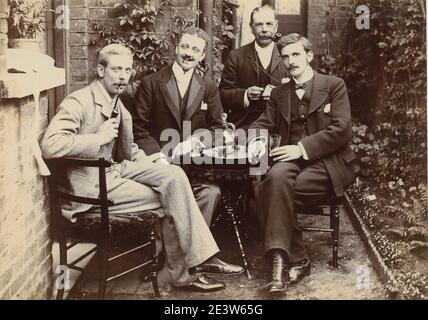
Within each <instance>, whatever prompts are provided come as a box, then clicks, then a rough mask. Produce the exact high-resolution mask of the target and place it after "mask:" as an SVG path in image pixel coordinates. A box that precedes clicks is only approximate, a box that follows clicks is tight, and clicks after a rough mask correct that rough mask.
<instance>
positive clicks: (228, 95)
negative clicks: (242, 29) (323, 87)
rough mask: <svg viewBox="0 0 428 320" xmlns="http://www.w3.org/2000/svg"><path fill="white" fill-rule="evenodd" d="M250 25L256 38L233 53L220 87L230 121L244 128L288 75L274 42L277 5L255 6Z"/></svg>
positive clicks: (255, 117) (227, 63)
mask: <svg viewBox="0 0 428 320" xmlns="http://www.w3.org/2000/svg"><path fill="white" fill-rule="evenodd" d="M250 26H251V32H252V33H253V35H254V37H255V40H254V41H253V42H251V43H249V44H247V45H245V46H243V47H241V48H239V49H235V50H233V51H231V52H230V53H229V56H228V59H227V61H226V63H225V66H224V70H223V74H222V79H221V82H220V87H219V89H220V96H221V101H222V103H223V107H224V109H225V111H226V112H227V113H228V114H229V117H228V121H231V122H233V123H234V124H235V125H236V127H237V128H244V129H247V128H248V126H249V125H250V124H251V123H252V122H253V121H254V120H256V119H257V118H258V117H259V116H260V114H261V113H262V112H263V111H264V109H265V108H266V101H268V100H269V97H270V92H271V90H272V88H274V87H276V86H278V85H280V84H281V81H282V79H284V78H285V77H287V76H288V75H287V71H286V69H285V67H284V64H283V63H282V62H281V58H280V55H279V52H278V49H277V48H276V46H275V43H274V42H273V37H274V36H275V34H276V31H277V28H278V21H277V19H276V17H275V11H274V10H273V8H272V7H270V6H267V5H265V6H261V7H257V8H256V9H254V10H253V12H252V13H251V19H250Z"/></svg>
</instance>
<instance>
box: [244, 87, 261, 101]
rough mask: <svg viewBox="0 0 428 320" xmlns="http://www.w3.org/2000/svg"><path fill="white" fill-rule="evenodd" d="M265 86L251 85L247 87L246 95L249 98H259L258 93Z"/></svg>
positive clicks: (259, 93)
mask: <svg viewBox="0 0 428 320" xmlns="http://www.w3.org/2000/svg"><path fill="white" fill-rule="evenodd" d="M264 90H265V88H262V87H258V86H252V87H249V88H248V89H247V96H248V99H249V100H259V98H260V95H261V94H262V93H263V91H264Z"/></svg>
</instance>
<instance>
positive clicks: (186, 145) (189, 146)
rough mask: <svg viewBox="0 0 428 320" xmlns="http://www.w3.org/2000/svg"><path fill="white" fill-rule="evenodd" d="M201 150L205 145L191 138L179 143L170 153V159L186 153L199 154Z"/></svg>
mask: <svg viewBox="0 0 428 320" xmlns="http://www.w3.org/2000/svg"><path fill="white" fill-rule="evenodd" d="M201 149H205V145H204V144H203V143H202V142H201V141H200V140H199V139H197V138H195V137H191V138H189V139H187V140H186V141H183V142H180V143H179V144H178V145H177V146H176V147H175V149H174V151H173V153H172V158H173V159H174V158H176V157H181V156H182V155H185V154H187V153H191V152H197V153H200V151H201Z"/></svg>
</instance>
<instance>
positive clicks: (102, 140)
mask: <svg viewBox="0 0 428 320" xmlns="http://www.w3.org/2000/svg"><path fill="white" fill-rule="evenodd" d="M132 62H133V59H132V53H131V51H130V50H129V49H127V48H125V47H124V46H122V45H119V44H111V45H108V46H106V47H104V48H103V49H102V50H101V51H100V55H99V59H98V66H97V72H98V80H95V81H93V82H92V83H91V84H90V85H88V86H86V87H84V88H82V89H80V90H78V91H75V92H73V93H72V94H70V95H69V96H67V97H66V98H65V99H64V101H63V102H62V103H61V104H60V106H59V107H58V110H57V113H56V115H55V116H54V117H53V119H52V121H51V122H50V124H49V126H48V128H47V129H46V132H45V134H44V136H43V139H42V141H41V149H42V153H43V156H44V157H45V158H60V157H78V158H84V159H98V158H101V157H103V158H104V159H107V160H110V161H112V162H114V161H117V162H116V163H115V164H114V165H113V167H112V170H109V171H108V172H107V175H106V180H107V195H108V198H109V199H110V200H113V202H114V205H112V206H110V207H109V213H110V214H111V215H115V214H119V213H120V214H126V213H135V212H141V211H145V210H150V209H159V208H160V209H163V210H160V213H159V214H160V215H161V217H163V219H162V225H161V228H162V236H163V242H164V248H165V252H166V268H167V270H168V271H169V273H170V274H171V278H172V281H173V285H175V286H177V287H182V288H184V287H185V288H189V289H193V290H199V291H213V290H221V289H224V287H225V285H224V283H221V282H218V281H215V280H213V279H210V278H207V277H205V276H203V275H201V273H202V272H208V271H209V272H217V273H222V274H234V273H239V272H243V269H242V268H241V267H239V266H234V265H230V264H227V263H225V262H223V261H221V260H220V259H218V258H217V257H215V256H214V255H215V254H216V253H217V252H218V247H217V244H216V243H215V241H214V239H213V237H212V235H211V233H210V231H209V229H208V227H207V225H206V223H205V221H204V219H203V217H202V215H201V212H200V210H199V208H198V206H197V204H196V201H195V198H194V196H193V193H192V190H191V187H190V184H189V181H188V180H187V177H186V175H185V173H184V172H183V171H182V170H181V169H180V168H179V167H177V166H175V165H170V164H163V163H162V162H161V161H160V159H159V158H158V157H156V156H148V155H146V154H145V153H144V152H143V151H142V150H140V149H138V147H137V145H136V144H135V143H133V135H132V119H131V116H130V114H129V112H128V111H127V110H126V109H125V107H124V106H123V105H122V102H121V101H120V100H119V99H118V97H117V95H118V94H119V93H120V92H121V91H122V90H123V88H124V86H125V85H126V84H127V83H128V81H129V78H130V75H131V73H132ZM65 175H66V178H67V180H68V184H67V186H68V188H69V189H70V192H73V191H75V190H78V192H79V193H80V194H81V195H83V196H87V197H92V198H95V197H97V196H98V193H99V190H98V186H97V185H96V184H97V182H98V169H97V168H89V167H85V168H77V169H76V168H74V169H70V171H69V172H66V173H65ZM88 211H90V212H97V211H99V208H98V207H93V206H92V205H90V204H87V205H85V204H76V203H73V202H69V203H64V204H63V205H62V212H63V215H64V216H65V217H66V218H68V219H70V220H71V221H72V222H73V221H75V218H76V215H80V214H85V212H88ZM189 273H194V274H193V275H190V274H189Z"/></svg>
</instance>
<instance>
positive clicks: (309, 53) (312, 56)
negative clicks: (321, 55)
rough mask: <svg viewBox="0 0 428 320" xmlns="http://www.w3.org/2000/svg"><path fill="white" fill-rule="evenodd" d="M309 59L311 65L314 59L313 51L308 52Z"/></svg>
mask: <svg viewBox="0 0 428 320" xmlns="http://www.w3.org/2000/svg"><path fill="white" fill-rule="evenodd" d="M307 57H308V63H311V61H312V60H313V59H314V53H313V51H308V53H307Z"/></svg>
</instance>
